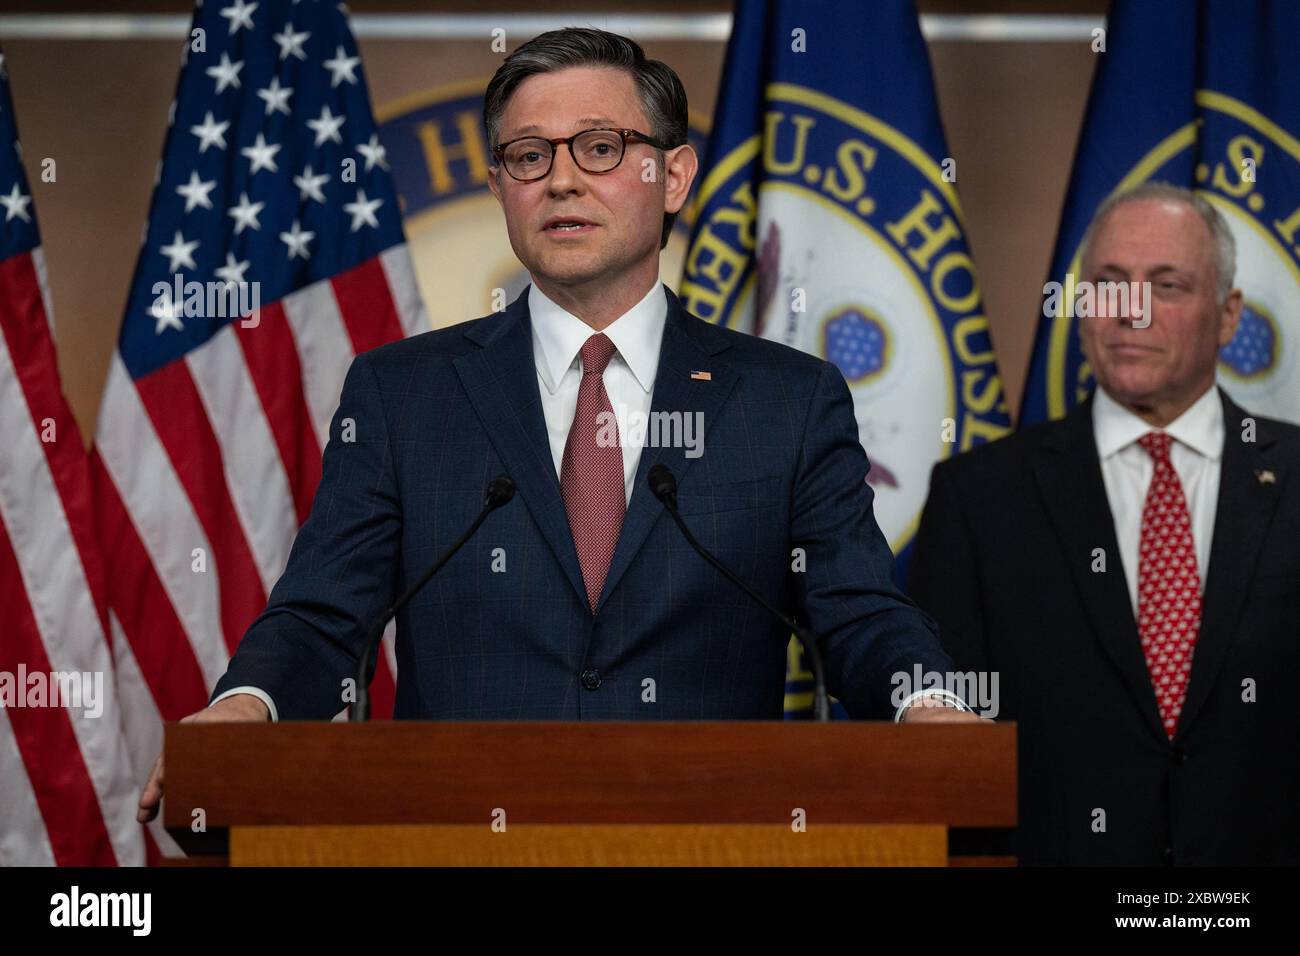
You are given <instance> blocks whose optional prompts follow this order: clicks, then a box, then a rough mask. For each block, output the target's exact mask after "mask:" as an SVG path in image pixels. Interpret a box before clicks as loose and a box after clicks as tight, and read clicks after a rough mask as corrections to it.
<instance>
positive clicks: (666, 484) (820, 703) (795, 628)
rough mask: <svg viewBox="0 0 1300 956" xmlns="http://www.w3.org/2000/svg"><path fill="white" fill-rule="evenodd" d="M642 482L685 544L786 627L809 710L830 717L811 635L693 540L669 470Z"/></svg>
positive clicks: (823, 675) (819, 655)
mask: <svg viewBox="0 0 1300 956" xmlns="http://www.w3.org/2000/svg"><path fill="white" fill-rule="evenodd" d="M646 481H647V482H648V483H649V485H650V492H651V494H653V495H654V496H655V497H656V498H658V499H659V501H660V502H661V503H662V504H663V506H664V508H665V510H667V512H668V513H669V514H670V515H672V518H673V521H675V522H676V523H677V527H678V528H680V529H681V532H682V536H683V537H684V538H686V543H687V544H689V545H690V546H691V547H692V548H694V549H695V550H696V552H697V553H698V554H699V556H700V557H702V558H703V559H704V560H705V561H707V562H709V564H711V565H713V567H714V568H716V569H717V571H718V573H719V574H721V575H722V576H723V577H724V578H726V579H727V580H728V581H730V582H731V583H732V584H734V585H735V586H736V587H738V588H740V589H741V590H742V591H744V592H745V593H746V594H748V595H749V596H750V597H751V598H753V599H754V600H755V601H757V602H758V603H759V604H760V605H762V606H763V607H764V608H765V609H766V610H767V611H768V612H769V613H770V614H772V615H773V616H774V617H775V618H776V619H777V620H778V621H780V622H781V623H782V624H784V625H785V626H786V627H788V628H789V629H790V632H791V633H792V634H794V636H795V637H797V638H799V643H801V644H802V645H803V649H804V651H805V652H806V653H807V654H808V665H809V666H810V667H811V668H812V673H813V682H814V689H813V713H814V714H815V715H816V719H817V720H830V719H831V706H830V701H829V699H828V698H827V696H826V668H825V667H824V666H823V665H822V652H821V648H819V647H818V646H817V642H816V641H815V640H814V639H813V636H812V635H811V634H809V633H808V632H807V631H806V630H805V629H804V628H802V627H800V626H799V624H798V623H797V622H796V621H795V620H794V619H793V618H792V617H790V616H789V615H787V614H785V613H784V612H782V611H780V610H778V609H777V608H776V607H775V606H774V605H773V604H771V603H770V602H769V601H768V600H767V598H765V597H763V595H761V594H759V593H758V592H757V591H755V590H754V589H753V588H751V587H750V586H749V585H748V584H746V583H745V582H744V581H742V580H740V578H739V577H737V576H736V575H735V574H733V573H732V572H731V570H730V569H729V568H728V567H727V566H726V565H725V564H723V563H722V562H721V561H719V560H718V559H717V558H715V557H714V556H713V555H712V554H711V553H710V552H709V551H708V550H707V549H706V548H705V547H704V545H702V544H700V543H699V542H698V541H696V540H695V535H693V534H691V531H690V529H689V528H687V527H686V522H685V521H683V520H682V516H681V515H680V514H678V513H677V479H676V478H674V477H673V473H672V472H671V471H670V470H669V469H668V467H667V466H666V465H663V464H657V465H655V466H654V467H653V468H651V469H650V474H649V475H647V476H646Z"/></svg>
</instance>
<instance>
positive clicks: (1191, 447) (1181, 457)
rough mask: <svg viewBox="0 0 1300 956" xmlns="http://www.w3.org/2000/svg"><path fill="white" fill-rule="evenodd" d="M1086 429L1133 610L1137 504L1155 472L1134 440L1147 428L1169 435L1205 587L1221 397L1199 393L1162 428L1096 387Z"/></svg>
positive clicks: (1210, 392) (1220, 437)
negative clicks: (1098, 463)
mask: <svg viewBox="0 0 1300 956" xmlns="http://www.w3.org/2000/svg"><path fill="white" fill-rule="evenodd" d="M1092 430H1093V436H1094V437H1095V438H1096V441H1097V454H1098V456H1099V457H1100V458H1101V477H1102V481H1103V482H1104V484H1105V485H1106V498H1107V499H1108V500H1109V502H1110V513H1111V516H1112V517H1113V518H1114V520H1115V539H1116V541H1117V543H1118V544H1119V556H1120V560H1121V562H1122V563H1123V565H1124V578H1125V581H1126V582H1127V584H1128V593H1129V600H1130V601H1131V603H1132V605H1133V614H1134V616H1135V617H1136V615H1137V595H1138V545H1139V539H1140V538H1141V536H1142V508H1143V506H1144V505H1145V503H1146V497H1147V489H1148V488H1149V487H1150V485H1151V477H1152V475H1153V474H1154V473H1155V464H1154V462H1153V461H1152V460H1151V456H1150V455H1149V454H1147V453H1146V452H1145V451H1144V450H1143V449H1142V447H1141V446H1140V445H1139V444H1138V443H1137V440H1138V439H1139V438H1141V437H1142V436H1143V435H1145V434H1146V433H1147V432H1150V431H1164V432H1167V433H1168V434H1169V436H1170V437H1171V438H1173V441H1172V442H1171V443H1170V447H1169V460H1170V463H1171V464H1172V465H1173V466H1174V471H1175V472H1177V473H1178V480H1179V482H1180V483H1181V484H1182V486H1183V496H1184V498H1186V499H1187V511H1188V514H1189V516H1190V517H1191V520H1192V539H1193V542H1194V544H1195V550H1196V570H1197V573H1198V575H1199V577H1200V579H1201V592H1202V593H1204V592H1205V575H1206V571H1207V569H1208V567H1209V563H1210V541H1211V539H1212V538H1213V536H1214V517H1215V512H1216V511H1217V510H1218V504H1219V471H1220V465H1221V463H1222V460H1223V438H1224V434H1225V432H1224V423H1223V402H1222V401H1221V400H1220V398H1219V392H1218V389H1216V388H1215V387H1214V386H1210V387H1209V388H1208V389H1206V391H1205V394H1204V395H1202V396H1201V397H1200V398H1198V399H1197V400H1196V401H1195V402H1193V403H1192V405H1191V407H1189V408H1188V409H1187V410H1186V411H1185V412H1183V413H1182V414H1181V415H1179V416H1178V417H1177V418H1176V419H1174V420H1173V421H1172V422H1170V423H1169V425H1168V426H1167V427H1165V428H1163V429H1159V428H1152V427H1151V426H1150V425H1149V424H1147V423H1146V422H1144V421H1143V420H1142V419H1141V418H1139V417H1138V416H1137V415H1135V414H1133V413H1132V412H1131V411H1129V410H1128V409H1127V408H1125V407H1124V406H1123V405H1121V404H1119V402H1117V401H1115V400H1114V399H1113V398H1111V397H1110V396H1109V395H1107V394H1106V392H1105V391H1104V390H1103V389H1101V388H1098V389H1097V392H1096V397H1095V398H1094V399H1093V403H1092Z"/></svg>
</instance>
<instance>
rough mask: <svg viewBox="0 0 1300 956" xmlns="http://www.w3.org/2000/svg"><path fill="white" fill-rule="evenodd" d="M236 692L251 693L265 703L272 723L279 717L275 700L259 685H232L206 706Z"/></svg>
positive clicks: (232, 695)
mask: <svg viewBox="0 0 1300 956" xmlns="http://www.w3.org/2000/svg"><path fill="white" fill-rule="evenodd" d="M236 694H251V695H252V696H254V697H256V698H257V699H258V700H260V701H261V702H262V703H264V704H266V709H267V710H269V711H270V712H271V722H272V723H275V722H276V721H278V720H279V719H280V717H279V715H278V714H276V712H275V701H273V700H271V695H270V694H268V693H267V692H266V691H264V690H262V689H261V688H260V687H232V688H230V690H228V691H226V692H225V693H224V694H219V695H218V696H217V697H216V698H215V699H214V700H213V701H212V703H211V704H208V706H209V707H211V706H212V704H215V703H216V702H217V701H219V700H225V699H226V698H227V697H234V696H235V695H236Z"/></svg>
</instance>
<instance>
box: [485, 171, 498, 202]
mask: <svg viewBox="0 0 1300 956" xmlns="http://www.w3.org/2000/svg"><path fill="white" fill-rule="evenodd" d="M500 175H501V167H500V166H489V167H488V178H487V181H488V189H490V190H492V195H493V196H496V198H497V202H501V182H500V180H499V179H498V177H499V176H500Z"/></svg>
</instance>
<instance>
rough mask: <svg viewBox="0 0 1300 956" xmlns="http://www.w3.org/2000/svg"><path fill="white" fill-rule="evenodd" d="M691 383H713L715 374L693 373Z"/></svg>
mask: <svg viewBox="0 0 1300 956" xmlns="http://www.w3.org/2000/svg"><path fill="white" fill-rule="evenodd" d="M691 381H692V382H711V381H713V373H712V372H692V373H691Z"/></svg>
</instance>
